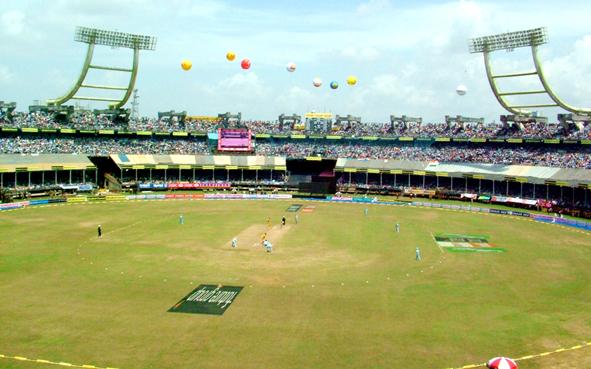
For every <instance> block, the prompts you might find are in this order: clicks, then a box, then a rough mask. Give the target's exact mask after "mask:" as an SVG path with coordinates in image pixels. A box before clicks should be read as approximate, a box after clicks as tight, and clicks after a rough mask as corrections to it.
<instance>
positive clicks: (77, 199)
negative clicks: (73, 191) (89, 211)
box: [66, 197, 88, 202]
mask: <svg viewBox="0 0 591 369" xmlns="http://www.w3.org/2000/svg"><path fill="white" fill-rule="evenodd" d="M86 201H88V198H87V197H68V198H67V199H66V202H86Z"/></svg>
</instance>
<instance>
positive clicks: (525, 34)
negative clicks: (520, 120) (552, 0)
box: [469, 27, 591, 116]
mask: <svg viewBox="0 0 591 369" xmlns="http://www.w3.org/2000/svg"><path fill="white" fill-rule="evenodd" d="M547 42H548V33H547V30H546V28H545V27H542V28H534V29H530V30H525V31H517V32H509V33H502V34H499V35H493V36H484V37H477V38H473V39H472V40H470V44H469V50H470V53H473V54H476V53H482V54H483V55H484V66H485V68H486V76H487V78H488V82H489V84H490V87H491V89H492V91H493V94H494V95H495V97H496V98H497V100H498V102H499V104H501V106H502V107H503V108H505V109H506V110H507V111H508V112H510V113H512V114H515V115H519V116H531V114H532V113H531V112H530V111H527V110H524V109H527V108H548V107H561V108H563V109H565V110H567V111H570V112H572V113H575V114H582V115H591V109H585V108H577V107H574V106H572V105H570V104H567V103H566V102H564V101H563V100H562V99H560V98H559V97H558V95H556V93H555V92H554V91H553V90H552V88H551V87H550V84H549V83H548V81H547V80H546V76H545V75H544V70H543V68H542V63H541V61H540V58H539V56H538V47H539V46H540V45H543V44H545V43H547ZM519 47H530V48H531V51H532V58H533V62H534V67H535V70H534V71H528V72H520V73H509V74H497V75H495V74H494V73H493V71H492V67H491V62H490V53H492V52H493V51H497V50H507V51H512V50H513V49H515V48H519ZM526 76H537V77H538V79H539V80H540V83H541V84H542V87H543V89H541V90H530V91H504V92H501V91H500V90H499V86H498V85H497V80H498V79H502V78H518V77H526ZM522 95H546V96H548V97H549V98H550V99H551V100H552V101H553V103H551V104H531V105H511V104H509V102H508V101H507V100H506V99H505V97H506V96H522Z"/></svg>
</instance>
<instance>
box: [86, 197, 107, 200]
mask: <svg viewBox="0 0 591 369" xmlns="http://www.w3.org/2000/svg"><path fill="white" fill-rule="evenodd" d="M87 199H88V201H106V200H107V198H106V197H105V196H88V197H87Z"/></svg>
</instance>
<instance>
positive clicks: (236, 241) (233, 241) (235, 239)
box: [232, 237, 238, 249]
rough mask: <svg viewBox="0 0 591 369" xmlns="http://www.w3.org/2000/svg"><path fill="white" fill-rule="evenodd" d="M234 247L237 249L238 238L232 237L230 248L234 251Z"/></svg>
mask: <svg viewBox="0 0 591 369" xmlns="http://www.w3.org/2000/svg"><path fill="white" fill-rule="evenodd" d="M236 247H238V238H237V237H234V238H232V248H233V249H235V248H236Z"/></svg>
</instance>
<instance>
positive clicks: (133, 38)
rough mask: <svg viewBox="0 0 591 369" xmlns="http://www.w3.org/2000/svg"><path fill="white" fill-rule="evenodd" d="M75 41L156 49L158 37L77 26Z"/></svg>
mask: <svg viewBox="0 0 591 369" xmlns="http://www.w3.org/2000/svg"><path fill="white" fill-rule="evenodd" d="M74 41H78V42H84V43H87V44H95V45H104V46H111V47H125V48H128V49H140V50H154V49H156V38H155V37H152V36H142V35H134V34H131V33H124V32H117V31H105V30H101V29H96V28H88V27H76V33H75V35H74Z"/></svg>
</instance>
